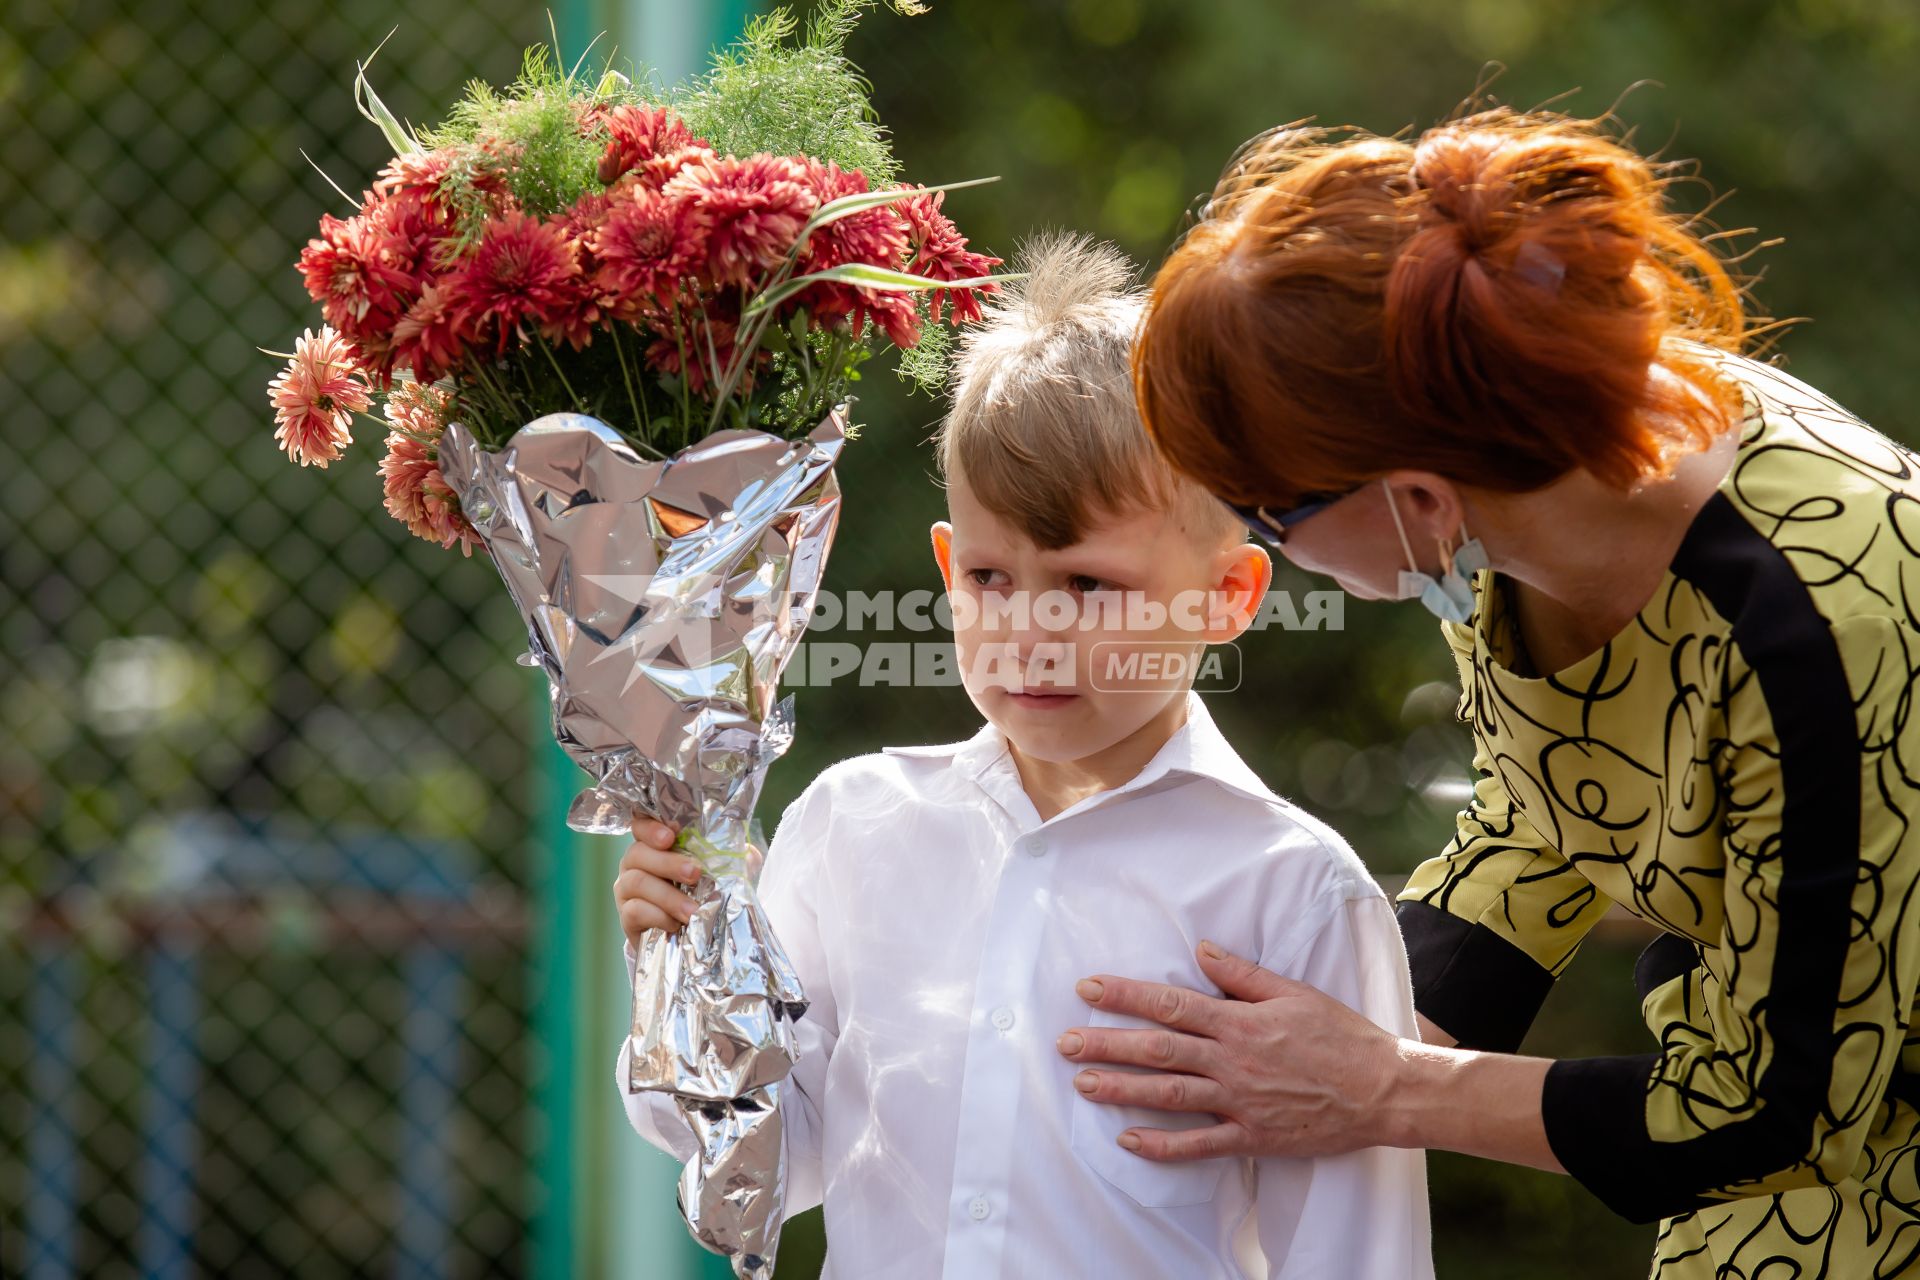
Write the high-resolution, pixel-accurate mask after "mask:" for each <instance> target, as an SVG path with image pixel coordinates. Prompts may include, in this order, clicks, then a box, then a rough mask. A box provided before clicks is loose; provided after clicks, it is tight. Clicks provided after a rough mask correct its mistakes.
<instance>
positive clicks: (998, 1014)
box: [993, 1008, 1013, 1031]
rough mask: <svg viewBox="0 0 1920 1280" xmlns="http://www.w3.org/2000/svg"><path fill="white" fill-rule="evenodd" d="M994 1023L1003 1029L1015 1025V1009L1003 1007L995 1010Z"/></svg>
mask: <svg viewBox="0 0 1920 1280" xmlns="http://www.w3.org/2000/svg"><path fill="white" fill-rule="evenodd" d="M993 1025H994V1026H995V1027H997V1028H999V1029H1000V1030H1002V1031H1006V1030H1008V1029H1009V1028H1011V1027H1012V1026H1013V1010H1011V1009H1006V1008H1001V1009H995V1010H994V1011H993Z"/></svg>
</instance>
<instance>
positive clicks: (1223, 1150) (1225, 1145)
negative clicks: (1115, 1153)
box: [1120, 1120, 1258, 1161]
mask: <svg viewBox="0 0 1920 1280" xmlns="http://www.w3.org/2000/svg"><path fill="white" fill-rule="evenodd" d="M1120 1145H1121V1146H1123V1147H1125V1148H1126V1149H1127V1150H1129V1151H1131V1152H1133V1153H1134V1154H1135V1155H1138V1156H1142V1157H1144V1158H1146V1159H1148V1160H1161V1161H1166V1160H1211V1159H1213V1158H1215V1157H1216V1156H1245V1155H1256V1154H1258V1152H1256V1151H1255V1149H1254V1146H1255V1144H1254V1141H1253V1135H1252V1134H1250V1133H1248V1132H1247V1131H1246V1129H1244V1128H1242V1127H1241V1126H1240V1125H1237V1124H1235V1123H1234V1122H1233V1121H1231V1120H1228V1121H1224V1122H1222V1123H1220V1124H1214V1125H1208V1126H1206V1127H1205V1128H1201V1129H1129V1130H1127V1131H1126V1132H1125V1133H1123V1134H1121V1135H1120Z"/></svg>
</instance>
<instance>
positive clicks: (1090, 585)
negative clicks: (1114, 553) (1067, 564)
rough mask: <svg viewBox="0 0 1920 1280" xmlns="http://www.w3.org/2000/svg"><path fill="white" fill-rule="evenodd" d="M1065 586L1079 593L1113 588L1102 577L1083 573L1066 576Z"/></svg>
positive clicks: (1085, 593) (1090, 592)
mask: <svg viewBox="0 0 1920 1280" xmlns="http://www.w3.org/2000/svg"><path fill="white" fill-rule="evenodd" d="M1067 586H1068V587H1069V588H1070V589H1072V590H1074V591H1078V592H1079V593H1080V594H1081V595H1092V594H1093V593H1094V592H1096V591H1111V590H1112V589H1113V586H1112V584H1111V583H1109V582H1107V581H1105V580H1104V579H1101V578H1095V577H1090V576H1088V575H1087V574H1084V573H1076V574H1074V575H1073V576H1072V577H1071V578H1068V579H1067Z"/></svg>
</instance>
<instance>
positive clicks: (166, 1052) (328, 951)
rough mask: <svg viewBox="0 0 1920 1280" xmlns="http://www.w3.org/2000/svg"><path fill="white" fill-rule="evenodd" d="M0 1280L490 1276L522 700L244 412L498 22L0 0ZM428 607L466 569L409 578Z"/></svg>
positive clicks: (497, 6)
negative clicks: (335, 216) (318, 253)
mask: <svg viewBox="0 0 1920 1280" xmlns="http://www.w3.org/2000/svg"><path fill="white" fill-rule="evenodd" d="M4 13H5V20H4V23H0V423H3V425H0V495H4V501H3V502H0V512H3V513H4V514H0V564H3V565H4V586H3V587H0V636H4V642H5V655H6V661H7V665H8V668H9V670H8V671H7V674H6V679H5V682H4V686H3V687H0V933H4V937H5V941H4V943H0V947H4V950H3V951H0V956H3V957H4V958H3V959H0V1145H3V1146H4V1148H5V1150H6V1152H7V1153H8V1158H7V1159H6V1161H5V1162H4V1164H0V1170H3V1171H4V1172H3V1173H0V1178H3V1179H4V1181H3V1182H0V1210H4V1220H5V1223H6V1229H5V1230H4V1231H3V1232H0V1272H4V1273H5V1274H6V1275H9V1276H16V1275H25V1276H30V1277H41V1276H67V1275H86V1276H126V1275H149V1276H154V1275H190V1274H192V1275H219V1276H246V1275H261V1276H266V1275H274V1276H277V1275H287V1274H299V1275H302V1276H327V1275H356V1276H357V1275H370V1274H372V1275H379V1274H395V1275H423V1276H425V1275H445V1276H471V1275H480V1274H494V1273H499V1274H520V1273H522V1272H523V1271H524V1269H525V1263H524V1259H525V1254H526V1250H527V1246H526V1235H527V1230H528V1225H527V1224H528V1222H529V1219H530V1216H531V1215H532V1214H533V1213H534V1212H535V1211H536V1209H537V1203H536V1202H537V1200H538V1197H539V1195H540V1188H539V1185H538V1182H537V1179H536V1178H535V1177H534V1176H532V1174H530V1171H529V1159H528V1154H529V1148H530V1144H531V1143H532V1142H533V1141H534V1138H533V1137H532V1136H531V1135H532V1134H533V1124H534V1121H533V1118H532V1117H531V1116H530V1115H529V1114H528V1112H529V1104H528V1101H527V1098H528V1078H529V1073H530V1071H531V1070H532V1067H531V1066H530V1055H531V1050H530V1045H529V1040H528V1036H527V1034H526V1026H527V1022H528V1009H527V1005H528V1003H529V1001H528V995H527V990H526V979H525V977H524V974H525V972H526V970H527V957H526V955H525V949H526V945H527V943H526V936H527V925H526V919H527V915H528V910H527V906H526V904H525V901H524V899H525V884H524V878H525V877H524V873H525V867H526V865H527V858H526V844H527V839H528V817H529V815H528V813H527V811H526V809H527V805H528V804H529V801H528V799H527V796H528V788H527V787H526V786H524V785H523V784H522V782H521V779H522V778H523V777H524V775H525V774H526V773H527V772H528V763H529V761H528V755H529V744H530V743H532V742H534V741H535V738H534V736H533V735H534V730H535V725H536V720H535V716H534V713H533V711H532V710H531V709H530V708H531V703H530V698H531V696H532V695H533V694H534V693H535V692H536V691H535V690H534V688H533V687H532V685H531V684H530V683H529V680H528V673H526V672H524V671H522V670H521V669H520V668H518V667H516V666H514V664H513V663H512V661H511V657H512V654H513V652H514V649H515V645H514V641H515V639H516V638H517V637H516V632H517V623H516V621H515V619H514V617H513V615H512V612H511V609H510V606H509V605H508V603H507V601H506V598H505V595H504V593H503V592H501V590H500V588H499V584H498V581H497V578H496V577H495V575H494V574H493V573H492V572H491V570H490V568H488V567H487V566H485V565H482V564H480V563H477V562H476V563H474V564H472V565H452V564H448V563H447V562H446V557H447V556H448V555H449V554H451V553H447V552H442V551H439V550H437V549H435V548H433V547H431V546H428V545H426V544H424V543H421V542H417V541H413V540H411V539H409V538H408V536H407V535H406V532H405V530H404V529H402V528H401V527H400V526H399V525H398V524H396V523H394V522H393V521H391V520H389V519H388V518H387V517H386V516H385V515H384V514H383V513H382V512H381V510H380V505H379V501H378V494H379V480H378V477H377V476H376V475H375V474H374V461H375V457H374V454H375V452H376V451H374V450H370V449H365V448H363V449H361V450H359V451H357V452H356V454H355V455H354V456H352V457H350V458H349V459H348V460H347V461H345V462H344V463H342V464H339V465H338V466H336V467H335V468H334V469H333V470H331V471H329V472H328V473H326V474H325V475H322V474H320V473H317V472H313V471H305V472H303V471H301V470H299V469H297V468H294V467H292V466H290V465H288V463H287V461H286V459H285V457H284V456H282V455H281V454H280V453H278V452H277V451H276V450H275V448H274V446H273V443H272V439H271V436H272V428H271V423H270V419H269V410H268V409H267V406H266V400H265V394H264V390H263V388H264V386H265V383H266V380H267V379H268V378H269V377H270V376H271V375H272V374H273V372H274V370H275V364H276V362H275V361H273V360H271V359H269V358H268V357H266V356H263V355H262V354H260V353H259V352H258V351H256V350H255V349H254V348H255V345H256V344H257V345H259V346H264V347H268V348H274V349H280V350H287V349H290V343H291V341H292V337H293V335H294V334H296V333H297V332H298V330H299V328H300V326H301V325H302V324H303V323H312V321H311V319H310V318H309V317H310V313H311V307H310V305H309V304H308V303H307V300H306V298H305V295H304V292H303V290H302V289H301V286H300V282H299V279H298V277H297V275H296V274H295V272H294V270H293V266H292V264H293V258H294V255H295V253H296V251H297V249H298V247H299V246H300V245H301V244H302V243H303V242H304V240H305V238H306V237H307V236H308V235H310V234H311V229H312V226H313V223H314V220H315V219H316V218H317V216H318V214H319V213H320V212H321V211H322V210H323V209H324V210H331V211H333V212H336V213H338V212H343V211H344V210H343V209H342V207H341V206H342V203H343V202H342V201H341V200H340V198H339V197H338V196H336V195H335V194H334V193H333V192H332V191H331V190H330V189H329V188H328V186H327V185H326V183H325V182H324V181H323V180H322V179H321V177H320V176H319V175H318V174H317V173H315V172H314V171H313V169H311V168H309V167H308V166H307V163H306V161H304V160H302V158H301V150H302V149H304V150H305V151H306V153H307V154H308V155H310V156H312V157H313V160H314V161H315V162H316V163H317V165H318V166H319V167H320V168H322V169H324V170H326V171H327V172H328V173H330V174H332V175H333V176H334V177H335V178H336V179H337V180H338V181H339V182H340V183H341V184H342V185H343V186H345V187H347V188H348V190H350V191H351V190H355V189H357V187H359V186H363V185H365V183H366V181H367V180H368V179H369V177H370V176H371V174H372V173H373V172H374V171H375V169H376V168H377V167H378V165H379V163H380V162H381V159H382V154H383V153H382V146H381V140H380V137H379V134H378V132H377V131H376V130H375V129H373V127H372V126H371V125H368V124H367V123H366V122H365V121H363V120H361V119H360V118H359V117H358V116H357V115H356V114H355V111H354V108H353V103H352V93H351V81H352V72H353V65H354V61H355V59H356V58H363V57H365V56H366V55H367V54H368V53H369V52H370V51H371V50H373V49H374V47H375V46H376V45H377V44H379V42H380V40H381V38H382V37H383V36H385V35H386V34H387V32H388V29H389V27H390V26H391V25H392V24H393V23H394V22H396V21H399V22H400V24H401V25H400V27H399V29H398V31H397V32H396V34H394V36H393V38H392V39H391V41H390V42H389V43H388V44H387V46H386V47H385V49H384V50H383V51H382V52H381V54H380V57H379V59H378V62H377V63H376V73H377V74H376V79H377V80H378V82H379V83H380V85H381V86H382V88H383V90H385V91H387V94H388V96H389V98H390V100H402V101H408V102H413V103H436V104H446V103H449V102H451V101H452V100H453V98H454V97H455V96H456V95H457V94H458V92H459V90H460V87H461V85H462V84H463V82H464V81H465V80H466V79H468V78H469V77H472V76H483V77H485V78H487V79H489V80H492V81H495V82H501V81H505V80H508V79H511V77H512V75H513V73H514V72H515V71H516V70H517V67H518V60H519V57H520V52H521V50H522V49H523V48H524V47H525V46H526V45H528V44H530V43H533V42H534V41H536V40H538V39H541V38H542V37H544V36H545V34H546V24H547V17H546V14H545V12H544V11H543V9H542V7H541V6H540V5H538V4H529V3H526V0H417V2H416V3H413V4H410V5H408V6H406V8H405V10H404V13H402V12H401V11H398V10H395V9H394V8H393V7H392V6H390V5H385V4H381V3H377V2H374V0H326V2H325V3H322V4H317V5H305V6H302V5H272V6H268V5H211V4H197V3H185V2H183V0H158V2H154V0H146V2H144V3H139V4H135V3H133V2H132V0H79V2H77V3H59V4H55V3H53V2H52V0H7V3H6V4H5V6H4ZM449 569H459V570H466V571H464V572H448V571H447V570H449Z"/></svg>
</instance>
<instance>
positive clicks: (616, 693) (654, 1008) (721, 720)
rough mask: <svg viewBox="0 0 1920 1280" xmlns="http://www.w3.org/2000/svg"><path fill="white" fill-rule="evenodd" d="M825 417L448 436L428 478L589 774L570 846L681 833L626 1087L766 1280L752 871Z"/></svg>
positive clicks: (723, 1234)
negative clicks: (769, 424)
mask: <svg viewBox="0 0 1920 1280" xmlns="http://www.w3.org/2000/svg"><path fill="white" fill-rule="evenodd" d="M845 441H846V437H845V431H844V424H843V422H842V421H841V418H840V416H839V415H838V414H834V415H831V416H829V417H828V418H827V419H826V420H825V421H823V422H822V423H821V424H820V425H819V426H818V427H817V428H816V429H815V430H814V431H813V433H812V434H811V435H810V436H807V437H805V438H802V439H798V440H783V439H781V438H779V437H777V436H772V435H768V434H766V433H764V432H759V431H722V432H717V433H715V434H714V435H711V436H709V437H707V438H706V439H704V440H702V441H700V442H699V443H697V444H694V445H692V446H689V447H688V448H686V449H683V450H681V451H680V452H679V453H677V454H675V455H674V456H673V457H671V458H669V459H667V460H665V461H653V460H648V459H645V458H642V457H641V456H640V455H639V454H638V453H636V452H635V450H634V449H633V448H632V447H631V446H630V445H628V444H627V443H626V442H625V441H624V440H622V439H621V438H620V435H619V433H618V432H616V431H614V430H613V428H611V427H609V426H607V425H606V424H605V423H603V422H600V421H598V420H596V419H594V418H590V417H586V416H583V415H580V414H568V413H561V414H552V415H549V416H547V417H544V418H541V419H539V420H537V421H535V422H532V423H529V424H528V425H527V426H525V427H523V428H521V429H520V430H519V431H518V432H516V433H515V434H514V436H513V438H512V439H511V440H510V441H508V443H507V445H506V447H505V448H503V449H501V450H499V451H497V452H490V451H487V450H484V449H481V448H480V447H478V445H477V444H476V443H475V441H474V439H473V437H472V436H471V435H470V434H469V433H467V432H466V431H465V430H463V429H462V428H461V427H460V426H458V425H453V426H449V427H448V428H447V430H446V434H445V436H444V437H443V439H442V440H441V443H440V469H441V471H442V473H443V474H444V475H445V476H446V479H447V483H448V485H450V486H451V487H452V488H453V490H454V492H455V493H456V494H458V495H459V498H460V505H461V510H462V511H463V512H464V513H465V515H466V517H467V518H468V519H469V520H470V521H472V522H473V525H474V528H475V529H477V530H478V531H479V533H480V536H481V537H482V538H483V539H484V540H485V542H486V545H487V550H488V551H489V553H490V554H491V555H492V558H493V562H494V564H495V566H496V567H498V568H499V570H500V576H501V577H502V578H504V579H505V580H506V584H507V590H508V591H509V592H510V593H511V594H512V596H513V599H514V603H515V604H516V605H518V606H519V608H520V612H521V614H522V616H523V617H524V618H525V620H526V623H527V635H528V641H527V642H528V648H529V654H528V656H527V657H526V658H523V659H522V661H523V662H526V663H528V664H529V665H535V666H539V667H540V668H542V669H543V670H544V671H545V672H546V674H547V682H548V686H549V689H550V691H551V693H552V698H553V734H554V737H555V738H556V739H557V740H558V741H559V743H560V745H561V747H562V748H564V749H565V750H566V752H567V754H568V755H569V756H571V757H572V758H573V759H574V761H576V762H577V763H578V764H579V765H580V766H581V767H582V768H583V769H585V770H586V771H587V772H588V773H589V774H590V775H592V777H593V779H594V785H593V786H592V787H590V788H589V789H587V790H586V791H584V792H582V793H581V794H580V795H579V796H578V797H577V798H576V799H575V800H574V802H573V805H572V807H571V809H570V811H569V813H568V815H567V823H568V825H569V826H571V827H572V828H574V829H575V830H577V831H587V832H597V833H602V834H624V833H626V832H627V831H628V830H629V828H630V825H631V822H632V820H633V818H634V816H635V815H638V814H651V815H653V816H655V817H658V818H661V819H663V820H665V821H667V822H671V823H674V824H675V825H677V826H679V828H680V830H681V847H682V848H684V849H685V850H686V851H687V852H688V853H689V854H691V855H692V856H693V857H694V858H695V859H696V860H697V861H698V862H699V863H700V864H701V866H702V867H703V868H704V871H705V874H704V875H702V877H701V879H700V883H699V884H698V885H697V886H696V887H695V888H694V890H693V891H692V896H693V898H694V900H695V902H696V903H697V905H698V910H697V913H696V914H695V916H694V918H693V920H692V922H691V923H689V924H688V926H687V927H686V929H685V930H684V931H683V932H682V933H679V934H672V935H669V934H665V933H661V932H658V931H655V932H652V933H649V934H647V935H646V936H645V938H644V939H643V941H642V943H641V945H640V947H639V952H638V965H637V968H636V971H635V972H636V976H635V982H634V1003H633V1025H632V1036H631V1047H632V1063H633V1068H632V1075H631V1078H630V1079H629V1081H628V1087H629V1088H630V1089H632V1090H634V1091H635V1092H638V1091H641V1090H657V1091H664V1092H668V1093H671V1094H672V1095H674V1097H675V1100H676V1104H677V1106H678V1107H679V1109H680V1112H681V1114H682V1116H683V1117H684V1118H685V1119H686V1121H687V1123H688V1125H689V1126H690V1127H691V1129H692V1131H693V1134H694V1137H695V1139H696V1140H697V1143H698V1146H699V1154H698V1155H696V1156H695V1157H694V1158H693V1159H692V1160H691V1161H689V1162H688V1164H687V1167H686V1170H685V1172H684V1174H683V1175H682V1178H681V1182H680V1207H681V1211H682V1213H683V1214H684V1215H685V1216H686V1219H687V1223H688V1226H689V1228H690V1229H691V1230H692V1232H693V1235H694V1237H695V1239H697V1240H699V1241H700V1242H701V1243H702V1244H704V1245H705V1246H706V1247H708V1248H709V1249H713V1250H714V1251H716V1252H719V1253H724V1254H726V1255H727V1256H728V1257H729V1258H730V1259H731V1260H732V1262H733V1268H734V1273H735V1275H737V1276H741V1277H766V1276H770V1275H771V1274H772V1272H773V1258H774V1253H775V1249H776V1247H777V1245H778V1242H779V1235H780V1225H781V1221H782V1219H783V1217H784V1210H785V1184H784V1167H783V1157H782V1150H783V1145H782V1141H781V1129H780V1111H779V1107H778V1100H779V1091H780V1088H781V1087H782V1086H781V1082H782V1081H783V1080H785V1078H786V1076H787V1072H788V1071H789V1070H790V1069H791V1067H792V1065H793V1058H794V1040H793V1022H794V1020H795V1019H797V1018H798V1017H800V1016H801V1015H802V1014H803V1013H804V1012H805V1010H806V995H805V993H804V992H803V991H802V990H801V987H800V983H799V980H798V979H797V978H796V977H795V975H794V972H793V968H792V965H791V964H790V963H789V962H788V960H787V957H786V953H785V952H784V951H782V949H781V947H780V942H779V940H778V939H777V938H776V937H775V936H774V933H773V929H772V927H771V926H770V925H769V923H768V921H767V918H766V915H765V913H764V912H763V911H762V910H761V907H760V903H759V901H758V899H757V898H756V897H755V895H754V889H753V879H754V876H753V871H752V869H751V867H750V862H749V858H748V856H747V852H748V849H749V847H750V841H751V836H752V833H753V831H754V825H753V809H754V803H755V801H756V800H757V799H758V798H759V795H760V787H761V783H762V782H763V781H764V779H765V777H766V771H767V767H768V765H770V764H771V763H772V762H773V760H774V759H775V758H776V757H778V756H779V755H780V753H781V752H782V751H784V750H785V749H786V747H787V744H788V742H789V741H790V740H791V737H792V714H791V700H790V699H789V700H786V701H780V702H776V701H775V693H776V691H777V689H778V686H779V681H780V673H781V670H782V669H783V668H784V667H785V666H786V663H787V660H788V659H789V658H790V657H792V655H793V652H794V648H795V646H796V645H797V644H798V643H799V641H800V639H801V637H802V635H803V634H804V633H805V630H806V626H807V621H808V619H809V617H810V616H811V614H812V612H813V606H814V597H815V594H816V593H817V591H818V589H819V584H820V576H821V573H822V571H823V570H824V568H825V565H826V558H827V551H828V548H829V546H830V545H831V543H832V541H833V532H834V527H835V524H836V522H837V519H838V516H839V509H840V490H839V485H838V483H837V482H836V481H835V479H834V475H833V468H834V464H835V462H837V461H838V459H839V456H840V450H841V448H842V446H843V445H844V444H845Z"/></svg>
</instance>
